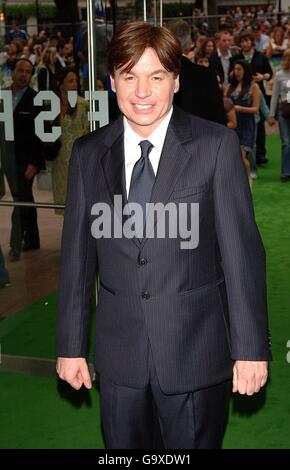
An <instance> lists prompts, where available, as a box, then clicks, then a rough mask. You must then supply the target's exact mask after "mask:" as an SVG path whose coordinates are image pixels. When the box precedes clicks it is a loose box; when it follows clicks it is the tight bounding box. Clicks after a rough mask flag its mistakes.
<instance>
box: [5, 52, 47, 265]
mask: <svg viewBox="0 0 290 470" xmlns="http://www.w3.org/2000/svg"><path fill="white" fill-rule="evenodd" d="M32 72H33V65H32V63H31V62H30V61H29V60H27V59H19V60H18V61H17V62H16V64H15V67H14V69H13V71H12V79H13V84H12V87H11V89H12V100H13V125H14V141H13V142H10V141H6V140H5V136H4V133H3V127H2V128H1V132H2V135H1V156H2V167H3V172H4V174H5V176H6V178H7V181H8V185H9V188H10V191H11V194H12V197H13V200H14V201H21V202H34V198H33V193H32V185H33V180H34V177H35V175H36V174H37V173H38V172H39V171H40V170H41V169H42V168H44V162H43V159H42V155H41V150H42V143H41V141H40V140H39V139H38V137H37V136H36V135H35V128H34V122H35V118H36V116H37V115H38V113H39V108H37V107H35V106H34V104H33V99H34V97H35V95H36V92H35V91H34V90H33V89H32V88H31V87H30V86H29V85H30V81H31V77H32ZM39 247H40V241H39V231H38V225H37V212H36V209H35V208H34V207H14V210H13V213H12V227H11V236H10V248H11V250H10V252H9V258H10V260H11V261H18V260H19V259H20V254H21V251H22V250H23V251H27V250H33V249H38V248H39Z"/></svg>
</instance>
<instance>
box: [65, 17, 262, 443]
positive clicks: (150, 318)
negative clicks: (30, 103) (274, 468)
mask: <svg viewBox="0 0 290 470" xmlns="http://www.w3.org/2000/svg"><path fill="white" fill-rule="evenodd" d="M180 55H181V49H180V45H179V42H178V41H177V40H176V38H175V37H174V35H172V34H171V33H170V32H169V31H168V30H166V29H164V28H160V27H156V26H151V25H149V24H146V23H142V22H136V23H129V24H127V25H124V26H122V27H121V28H120V29H119V30H118V31H117V33H116V34H115V36H114V38H113V40H112V41H111V43H110V45H109V48H108V59H109V70H110V74H111V80H112V88H113V90H115V91H116V94H117V99H118V105H119V107H120V110H121V111H122V113H123V116H121V117H120V118H119V119H118V120H117V121H116V122H114V123H112V124H110V125H108V126H106V127H103V128H101V129H99V130H98V131H96V132H93V133H91V134H89V135H87V136H85V137H82V138H80V139H78V140H77V141H76V143H75V145H74V149H73V153H72V157H71V162H70V172H69V184H68V196H67V202H66V209H65V218H64V231H63V238H62V270H61V279H60V290H59V305H58V325H57V356H58V359H57V364H56V370H57V372H58V374H59V376H60V378H61V379H63V380H66V381H67V382H68V383H69V384H70V385H71V386H72V387H74V388H75V389H79V388H80V387H81V386H82V385H85V387H87V388H91V378H90V375H89V371H88V366H87V362H86V356H87V330H88V324H89V311H90V295H91V291H92V288H93V286H94V279H95V274H96V269H97V266H98V271H99V278H100V288H99V297H98V305H97V312H96V338H95V368H96V370H97V371H98V372H99V377H100V398H101V415H102V422H103V428H104V432H105V439H106V445H107V447H108V448H119V449H120V448H127V449H129V448H130V449H132V448H151V447H153V446H154V445H156V443H154V441H153V432H152V429H155V427H156V423H157V422H158V423H159V424H160V433H161V437H162V445H163V446H164V447H165V448H180V449H182V448H214V447H220V446H221V442H222V436H223V430H224V423H225V417H226V412H227V405H228V401H229V393H230V388H231V381H232V390H233V392H239V393H242V394H248V395H252V394H254V393H255V392H258V391H259V390H260V388H261V387H262V386H263V385H265V383H266V380H267V361H268V360H269V359H270V358H271V353H270V347H269V337H268V323H267V307H266V287H265V256H264V249H263V246H262V243H261V239H260V236H259V233H258V230H257V227H256V224H255V221H254V215H253V208H252V201H251V193H250V190H249V186H248V182H247V177H246V174H245V170H244V167H243V164H242V161H241V158H240V148H239V143H238V140H237V137H236V135H235V133H234V132H233V131H231V130H229V129H227V128H225V127H224V126H221V125H219V124H216V123H212V122H209V121H206V120H203V119H200V118H198V117H195V116H192V115H190V114H188V113H184V112H183V111H181V110H180V109H179V108H178V107H172V102H173V96H174V93H176V92H177V91H178V87H179V79H178V73H179V67H180ZM140 154H141V156H140ZM127 201H128V203H129V205H128V204H127ZM149 201H151V205H149V206H148V203H149ZM136 203H138V204H136ZM168 203H170V204H168ZM146 204H147V205H146ZM152 204H153V205H154V204H157V205H158V208H159V212H158V213H157V217H155V219H154V218H153V219H152ZM145 205H146V209H147V210H148V212H147V220H146V230H145V235H144V234H143V236H142V233H143V229H144V227H142V224H141V229H142V230H140V219H139V215H140V214H139V210H140V208H143V209H144V207H145ZM154 207H155V206H154ZM156 207H157V206H156ZM132 208H133V213H132ZM184 209H185V210H184ZM134 211H135V212H134ZM178 211H179V215H181V212H183V215H184V217H185V218H186V214H188V213H191V215H192V219H191V222H194V224H193V227H195V228H198V227H199V230H197V231H196V232H195V237H193V238H194V240H190V241H191V242H192V241H193V243H192V244H191V245H190V246H189V245H188V244H187V243H188V240H187V241H186V239H188V238H191V237H190V236H189V234H188V233H187V232H186V230H185V232H186V233H185V232H183V230H179V231H178V233H177V231H176V232H174V228H176V225H175V224H176V222H177V219H176V214H178ZM192 211H193V212H192ZM165 212H166V213H167V215H168V217H166V216H165V215H166V214H165ZM136 214H137V217H136ZM143 214H144V211H141V216H142V215H143ZM194 214H195V216H194ZM198 214H199V217H198ZM153 215H154V214H153ZM155 215H156V213H155ZM128 216H129V218H128ZM132 217H133V218H132ZM133 220H134V223H133ZM152 220H153V221H154V220H155V224H156V225H154V223H152ZM179 221H182V218H181V219H180V220H179ZM187 222H188V220H187ZM181 225H183V224H181ZM181 225H180V228H181ZM120 227H121V229H122V228H123V230H120ZM186 227H188V224H186ZM162 229H164V230H163V231H162ZM183 229H184V226H183ZM193 232H194V230H193ZM193 232H192V233H193ZM183 243H185V245H184V244H183ZM159 445H160V444H159Z"/></svg>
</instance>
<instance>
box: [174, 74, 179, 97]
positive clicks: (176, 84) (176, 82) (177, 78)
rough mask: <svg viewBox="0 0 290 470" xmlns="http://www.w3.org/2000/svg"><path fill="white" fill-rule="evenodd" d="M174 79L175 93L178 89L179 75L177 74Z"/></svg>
mask: <svg viewBox="0 0 290 470" xmlns="http://www.w3.org/2000/svg"><path fill="white" fill-rule="evenodd" d="M174 80H175V86H174V93H177V92H178V90H179V75H177V77H176V78H175V79H174Z"/></svg>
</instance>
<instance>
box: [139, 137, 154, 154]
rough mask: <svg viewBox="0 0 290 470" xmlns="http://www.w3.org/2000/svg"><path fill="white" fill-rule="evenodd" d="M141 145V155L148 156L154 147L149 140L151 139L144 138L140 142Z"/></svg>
mask: <svg viewBox="0 0 290 470" xmlns="http://www.w3.org/2000/svg"><path fill="white" fill-rule="evenodd" d="M139 145H140V147H141V157H144V158H146V157H148V155H149V153H150V151H151V150H152V148H153V145H152V144H151V142H149V140H142V141H141V142H139Z"/></svg>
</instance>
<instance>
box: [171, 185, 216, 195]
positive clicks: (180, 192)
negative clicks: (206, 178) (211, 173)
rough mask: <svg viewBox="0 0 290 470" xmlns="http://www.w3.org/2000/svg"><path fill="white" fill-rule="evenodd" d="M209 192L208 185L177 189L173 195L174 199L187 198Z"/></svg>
mask: <svg viewBox="0 0 290 470" xmlns="http://www.w3.org/2000/svg"><path fill="white" fill-rule="evenodd" d="M207 190H208V184H207V183H206V184H203V185H201V186H191V187H190V188H184V189H176V190H175V191H173V193H172V198H173V199H179V198H183V197H184V198H185V197H189V196H195V195H196V194H200V193H204V192H206V191H207Z"/></svg>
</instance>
